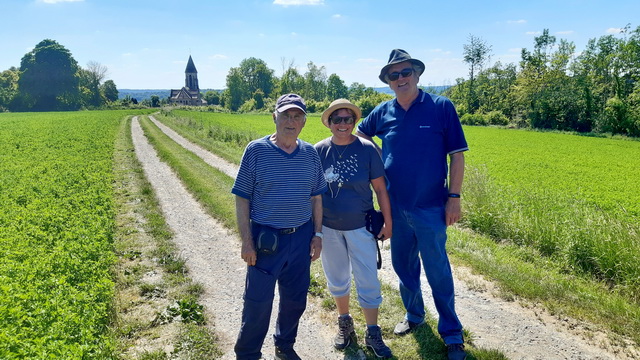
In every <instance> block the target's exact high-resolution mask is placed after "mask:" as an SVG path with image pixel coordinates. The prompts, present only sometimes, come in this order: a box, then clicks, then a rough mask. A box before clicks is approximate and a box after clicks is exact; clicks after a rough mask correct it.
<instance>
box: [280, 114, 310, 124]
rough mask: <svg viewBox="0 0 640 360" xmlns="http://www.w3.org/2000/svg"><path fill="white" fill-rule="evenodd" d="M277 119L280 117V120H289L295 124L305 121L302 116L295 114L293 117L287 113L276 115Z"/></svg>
mask: <svg viewBox="0 0 640 360" xmlns="http://www.w3.org/2000/svg"><path fill="white" fill-rule="evenodd" d="M278 117H280V118H281V119H282V120H291V121H296V122H300V121H303V120H304V119H305V116H304V114H300V113H296V114H294V115H291V114H289V113H287V112H282V113H278Z"/></svg>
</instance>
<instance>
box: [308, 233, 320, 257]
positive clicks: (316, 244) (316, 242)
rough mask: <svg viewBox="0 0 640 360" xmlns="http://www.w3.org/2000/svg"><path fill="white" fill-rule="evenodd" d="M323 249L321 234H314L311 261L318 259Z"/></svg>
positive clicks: (310, 254)
mask: <svg viewBox="0 0 640 360" xmlns="http://www.w3.org/2000/svg"><path fill="white" fill-rule="evenodd" d="M321 251H322V239H321V238H320V237H319V236H314V237H312V238H311V253H309V256H311V261H316V260H318V258H319V257H320V252H321Z"/></svg>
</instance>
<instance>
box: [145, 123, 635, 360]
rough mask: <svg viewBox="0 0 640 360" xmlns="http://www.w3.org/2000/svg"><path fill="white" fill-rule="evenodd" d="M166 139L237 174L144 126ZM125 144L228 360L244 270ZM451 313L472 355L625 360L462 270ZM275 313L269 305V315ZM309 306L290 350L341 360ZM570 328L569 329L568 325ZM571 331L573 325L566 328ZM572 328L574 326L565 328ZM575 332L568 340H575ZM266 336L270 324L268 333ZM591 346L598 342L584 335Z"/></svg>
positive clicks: (190, 204)
mask: <svg viewBox="0 0 640 360" xmlns="http://www.w3.org/2000/svg"><path fill="white" fill-rule="evenodd" d="M152 121H154V123H155V124H156V125H158V126H159V127H160V129H162V131H164V132H165V133H166V134H167V135H169V136H170V137H171V138H172V139H174V140H175V141H176V142H178V143H179V144H180V145H182V146H183V147H185V148H186V149H188V150H190V151H192V152H194V153H195V154H197V155H198V156H200V157H201V158H202V159H203V160H204V161H205V162H207V163H208V164H209V165H211V166H214V167H216V168H220V169H221V170H222V171H223V172H225V173H227V174H228V175H229V176H232V177H235V174H236V173H237V166H235V165H233V164H229V163H227V162H226V161H224V160H222V159H221V158H219V157H217V156H215V155H213V154H211V153H210V152H208V151H206V150H203V149H202V148H200V147H198V146H196V145H194V144H192V143H190V142H189V141H187V140H186V139H184V138H182V137H181V136H180V135H178V134H177V133H175V132H174V131H173V130H171V129H169V128H168V127H166V126H164V125H163V124H162V123H160V122H158V121H156V120H155V119H153V118H152ZM132 134H133V142H134V146H135V149H136V154H137V156H138V159H139V160H140V162H141V163H142V164H143V167H144V172H145V174H146V176H147V178H148V180H149V182H150V183H151V184H152V186H153V187H154V189H155V191H156V194H157V196H158V198H159V200H160V204H161V207H162V210H163V212H164V214H165V217H166V221H167V223H168V224H169V226H171V228H172V229H173V230H174V232H175V234H176V236H175V239H174V241H175V242H176V244H177V246H178V247H180V248H181V249H182V257H183V258H184V259H185V260H186V261H187V266H188V268H189V270H190V273H191V276H192V278H193V279H194V280H195V281H197V282H199V283H201V284H203V286H204V288H205V293H204V295H203V296H202V298H201V299H202V300H201V301H202V304H203V305H204V306H205V307H206V309H207V311H208V314H209V316H210V318H212V319H213V321H214V328H215V332H216V333H217V334H218V336H219V337H220V338H221V340H222V341H221V347H222V348H223V350H224V351H225V355H224V357H223V359H234V358H235V357H234V354H233V343H234V340H235V337H236V336H237V333H238V329H239V326H240V314H241V307H242V291H243V286H244V274H245V265H244V262H243V261H242V260H241V259H240V256H239V253H238V251H239V242H238V239H237V236H236V235H235V234H234V233H232V232H230V231H228V230H226V229H225V228H224V227H223V226H222V225H221V224H219V223H218V222H217V221H216V220H215V219H213V218H211V217H210V216H208V215H207V214H206V213H205V212H204V210H203V209H202V207H201V206H200V205H199V204H198V203H197V202H196V201H195V200H194V199H193V197H192V196H191V195H190V194H189V193H188V192H187V191H186V189H185V188H184V186H183V185H182V184H181V182H180V181H179V180H178V178H177V177H176V176H175V174H174V173H173V172H172V170H171V169H170V168H169V167H168V166H167V165H166V164H164V163H163V162H161V161H160V160H159V159H158V157H157V155H156V153H155V150H154V149H153V148H152V147H151V146H150V145H149V143H148V142H147V140H146V138H145V137H144V135H143V134H142V130H141V128H140V125H139V123H138V121H137V119H134V121H133V123H132ZM383 258H384V259H383V262H384V264H385V265H384V266H383V269H382V270H381V271H380V278H381V280H382V281H384V282H386V283H389V284H392V285H393V286H396V284H397V278H396V276H395V274H394V273H393V270H392V269H391V266H390V263H391V262H390V255H389V251H388V249H384V250H383ZM454 273H455V277H456V308H457V310H458V314H459V316H460V320H461V321H462V323H463V325H464V326H465V328H467V329H469V330H470V331H471V332H472V334H473V336H474V340H473V341H474V344H475V345H476V346H478V347H483V348H488V349H498V350H500V351H502V352H503V353H504V354H506V355H507V356H508V357H509V358H510V359H618V358H619V359H625V358H631V357H628V356H626V355H624V354H621V353H618V355H617V356H616V355H614V354H613V352H609V351H606V350H604V349H602V348H599V347H597V346H595V345H593V344H589V343H587V341H585V340H584V339H583V337H581V336H578V335H576V334H574V333H571V332H570V331H569V330H568V328H569V327H570V326H567V325H566V324H563V322H562V321H559V320H556V319H555V318H553V317H551V316H548V315H545V314H544V312H542V311H540V310H535V309H528V308H523V307H521V306H520V305H518V304H516V303H513V302H506V301H504V300H501V299H499V298H497V297H495V296H493V295H492V294H493V291H492V286H491V283H489V282H487V281H484V280H483V279H482V278H481V277H478V276H475V275H472V274H471V273H470V271H469V269H466V268H461V267H456V268H455V269H454ZM422 280H423V284H425V286H423V289H424V296H425V303H427V304H429V311H430V312H431V313H432V314H435V313H436V312H435V309H434V307H433V305H432V304H433V301H432V300H431V295H430V292H429V291H427V290H428V286H426V278H424V275H423V279H422ZM275 306H277V305H274V307H275ZM319 313H320V311H319V309H316V308H315V305H313V304H311V306H310V307H309V308H307V311H306V312H305V315H304V316H303V319H302V321H301V325H300V332H299V335H298V341H297V343H296V350H297V351H298V353H299V354H300V355H301V356H302V357H303V358H305V359H344V354H342V353H340V352H336V351H334V350H333V348H332V345H331V344H332V337H333V333H334V331H335V330H334V325H333V324H327V323H326V321H322V320H321V319H320V317H319V315H318V314H319ZM574 325H575V324H574ZM572 326H573V325H572ZM573 327H574V328H575V326H573ZM579 328H580V327H579V326H578V327H577V329H578V330H575V332H578V333H579V332H580V330H579ZM272 329H273V317H272V326H271V331H272ZM591 335H592V336H593V337H592V341H593V342H594V343H595V342H598V341H600V340H601V339H604V338H605V337H604V335H603V334H593V333H592V334H591ZM263 353H264V354H265V355H266V356H268V357H271V356H272V354H273V343H272V341H271V339H270V338H267V340H266V341H265V346H264V347H263Z"/></svg>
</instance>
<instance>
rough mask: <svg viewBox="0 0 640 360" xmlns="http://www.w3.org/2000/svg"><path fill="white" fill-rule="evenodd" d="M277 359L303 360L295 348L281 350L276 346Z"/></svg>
mask: <svg viewBox="0 0 640 360" xmlns="http://www.w3.org/2000/svg"><path fill="white" fill-rule="evenodd" d="M276 359H279V360H302V359H301V358H300V356H298V354H296V351H295V350H293V348H289V349H280V348H279V347H277V346H276Z"/></svg>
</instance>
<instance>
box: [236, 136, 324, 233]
mask: <svg viewBox="0 0 640 360" xmlns="http://www.w3.org/2000/svg"><path fill="white" fill-rule="evenodd" d="M270 136H271V135H268V136H265V137H263V138H261V139H257V140H254V141H252V142H250V143H249V145H247V148H246V149H245V151H244V154H243V155H242V161H241V163H240V169H239V171H238V176H237V177H236V181H235V183H234V185H233V188H232V189H231V192H232V193H233V194H235V195H237V196H240V197H243V198H245V199H249V200H250V204H251V207H250V211H251V212H250V217H251V220H253V221H255V222H257V223H260V224H263V225H268V226H271V227H274V228H277V229H282V228H290V227H297V226H300V225H302V224H304V223H306V222H307V221H309V220H310V219H311V197H312V196H315V195H320V194H323V193H324V192H325V191H326V190H327V183H326V181H325V179H324V173H323V171H322V165H321V164H320V157H319V156H318V153H317V152H316V150H315V149H314V148H313V146H312V145H311V144H309V143H307V142H305V141H303V140H300V139H298V147H297V148H296V150H295V151H294V152H293V153H291V154H288V153H286V152H285V151H283V150H282V149H280V148H279V147H277V146H276V145H275V144H274V143H273V142H271V140H269V137H270Z"/></svg>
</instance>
